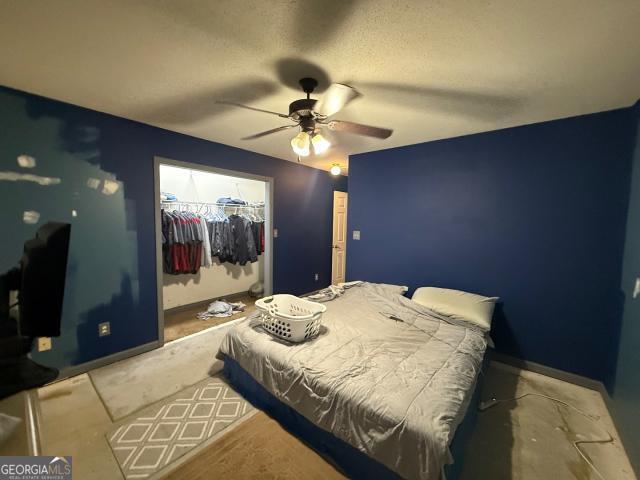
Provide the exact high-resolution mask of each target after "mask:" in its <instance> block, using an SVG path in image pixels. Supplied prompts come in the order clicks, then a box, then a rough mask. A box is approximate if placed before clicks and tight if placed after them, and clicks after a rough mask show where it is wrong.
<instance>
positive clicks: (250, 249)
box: [161, 199, 265, 275]
mask: <svg viewBox="0 0 640 480" xmlns="http://www.w3.org/2000/svg"><path fill="white" fill-rule="evenodd" d="M231 200H234V199H231ZM225 205H226V204H225ZM232 206H233V205H232ZM207 211H208V210H207ZM161 217H162V258H163V271H164V272H165V273H169V274H172V275H179V274H196V273H198V272H199V270H200V267H211V266H213V265H214V261H213V260H214V258H217V259H218V261H219V262H220V263H225V262H226V263H232V264H240V265H243V266H244V265H246V264H247V263H254V262H257V261H258V256H259V255H261V254H262V253H264V247H265V243H264V234H265V232H264V221H263V220H262V218H260V217H259V216H256V215H253V214H251V215H249V214H243V215H238V214H233V215H229V216H227V215H225V214H224V213H223V212H222V210H220V211H218V212H217V213H215V214H210V213H208V214H207V215H206V216H205V215H199V214H196V213H193V212H188V211H176V210H173V211H168V210H164V209H163V210H161Z"/></svg>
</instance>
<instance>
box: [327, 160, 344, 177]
mask: <svg viewBox="0 0 640 480" xmlns="http://www.w3.org/2000/svg"><path fill="white" fill-rule="evenodd" d="M329 172H330V173H331V175H334V176H336V177H337V176H338V175H340V174H341V173H342V168H340V165H338V164H337V163H334V164H333V165H331V169H329Z"/></svg>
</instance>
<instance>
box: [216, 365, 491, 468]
mask: <svg viewBox="0 0 640 480" xmlns="http://www.w3.org/2000/svg"><path fill="white" fill-rule="evenodd" d="M223 372H224V375H225V376H226V377H227V379H228V380H229V382H230V383H231V384H232V386H233V387H234V388H235V390H236V391H237V392H238V393H240V394H241V395H242V396H243V397H245V399H247V400H248V401H249V402H251V403H252V404H253V405H254V406H255V407H257V408H259V409H261V410H263V411H265V412H266V413H267V414H268V415H269V416H271V417H272V418H274V419H276V420H277V421H278V422H279V423H280V424H281V425H282V426H283V427H284V428H286V429H287V430H288V431H289V432H291V433H293V434H294V435H296V436H297V437H298V438H300V439H301V440H303V441H304V442H305V443H307V444H308V445H309V446H310V447H312V448H313V449H314V450H316V451H317V452H318V453H320V454H321V455H322V456H323V457H325V458H327V459H328V460H330V461H331V462H332V463H333V464H334V465H336V466H337V467H338V468H339V469H340V470H341V471H342V472H343V473H345V474H346V475H347V476H348V477H349V478H353V479H360V478H363V479H364V478H367V479H368V478H375V479H398V478H400V477H399V476H398V475H397V474H396V473H394V472H392V471H391V470H389V469H388V468H387V467H385V466H384V465H382V464H381V463H379V462H377V461H376V460H374V459H372V458H370V457H368V456H367V455H365V454H364V453H362V452H361V451H360V450H358V449H357V448H355V447H353V446H351V445H350V444H348V443H346V442H345V441H344V440H341V439H339V438H337V437H335V436H334V435H333V434H331V433H329V432H327V431H326V430H323V429H322V428H320V427H318V426H317V425H315V424H313V423H312V422H310V421H309V420H307V419H306V418H305V417H303V416H302V415H301V414H299V413H298V412H296V411H295V410H294V409H293V408H291V407H290V406H288V405H286V404H284V403H282V402H281V401H280V400H278V399H277V398H276V397H275V396H273V395H272V394H271V392H269V391H268V390H266V389H265V388H264V387H263V386H262V385H260V384H259V383H258V382H257V381H256V380H254V378H253V377H252V376H251V375H249V374H248V373H247V372H246V370H244V369H243V368H242V367H241V366H240V365H239V364H238V363H237V362H236V361H235V360H233V359H231V358H229V357H227V356H225V357H224V370H223ZM481 383H482V374H480V376H479V378H478V381H477V382H476V388H475V391H474V393H473V397H472V399H471V403H470V404H469V408H468V409H467V413H466V415H465V417H464V419H463V421H462V423H461V424H460V425H459V426H458V429H457V430H456V434H455V436H454V438H453V441H452V442H451V447H450V448H451V454H452V455H453V458H454V460H455V463H454V464H452V465H447V466H446V467H445V469H444V471H445V475H446V479H447V480H457V479H458V478H459V477H460V474H461V472H462V459H463V458H464V451H465V449H466V447H467V444H468V443H469V440H470V438H471V435H472V433H473V430H474V428H475V423H476V418H477V412H478V409H477V405H478V402H479V401H480V391H481V390H482V385H481Z"/></svg>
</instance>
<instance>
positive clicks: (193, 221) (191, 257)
mask: <svg viewBox="0 0 640 480" xmlns="http://www.w3.org/2000/svg"><path fill="white" fill-rule="evenodd" d="M161 217H162V257H163V270H164V272H165V273H170V274H173V275H178V274H181V273H191V274H196V273H198V271H199V270H200V266H201V265H202V257H203V249H202V243H203V240H204V238H205V237H206V236H207V231H206V227H203V226H202V223H201V220H200V217H199V216H197V215H195V214H194V213H190V212H177V211H173V212H167V211H166V210H162V211H161Z"/></svg>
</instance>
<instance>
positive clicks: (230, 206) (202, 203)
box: [160, 200, 264, 208]
mask: <svg viewBox="0 0 640 480" xmlns="http://www.w3.org/2000/svg"><path fill="white" fill-rule="evenodd" d="M160 204H161V205H202V206H211V207H229V208H264V205H236V204H233V203H207V202H180V201H164V200H163V201H161V202H160Z"/></svg>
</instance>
